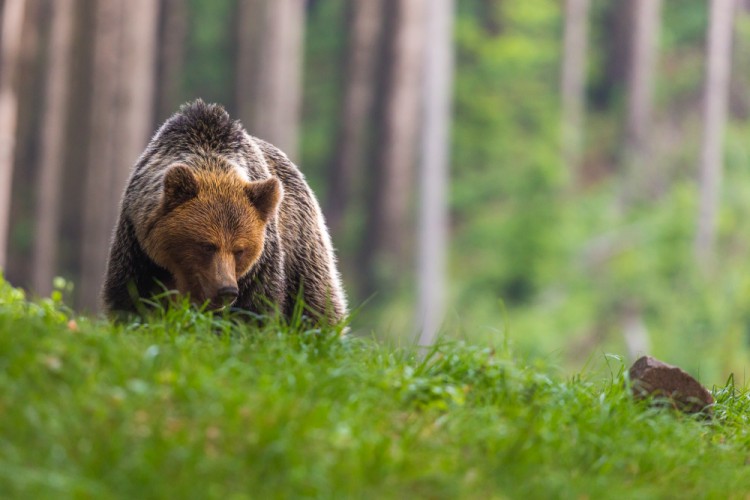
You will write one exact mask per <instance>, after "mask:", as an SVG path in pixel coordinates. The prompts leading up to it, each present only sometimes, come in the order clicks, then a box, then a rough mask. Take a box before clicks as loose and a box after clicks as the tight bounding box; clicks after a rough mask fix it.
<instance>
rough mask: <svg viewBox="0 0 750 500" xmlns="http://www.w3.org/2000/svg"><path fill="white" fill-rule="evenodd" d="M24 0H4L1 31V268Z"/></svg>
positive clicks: (5, 247) (1, 266)
mask: <svg viewBox="0 0 750 500" xmlns="http://www.w3.org/2000/svg"><path fill="white" fill-rule="evenodd" d="M25 4H26V2H25V1H24V0H4V2H3V5H2V32H1V33H0V270H2V269H4V268H5V264H6V258H7V251H8V229H9V227H10V196H11V186H12V182H13V161H14V157H15V147H16V126H17V121H18V94H17V89H16V76H17V70H18V62H19V53H20V50H21V35H22V26H23V15H24V7H25Z"/></svg>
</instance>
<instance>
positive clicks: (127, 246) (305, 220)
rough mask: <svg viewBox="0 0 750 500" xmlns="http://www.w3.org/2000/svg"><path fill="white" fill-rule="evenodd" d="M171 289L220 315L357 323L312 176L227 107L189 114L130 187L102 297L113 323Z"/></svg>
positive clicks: (139, 167) (198, 104)
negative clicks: (298, 309) (300, 304)
mask: <svg viewBox="0 0 750 500" xmlns="http://www.w3.org/2000/svg"><path fill="white" fill-rule="evenodd" d="M164 286H166V287H167V288H168V289H176V290H177V291H178V292H179V293H180V294H188V295H189V296H190V298H191V301H192V302H194V303H196V304H199V305H200V304H204V303H206V302H208V304H209V307H210V308H211V309H222V308H223V307H225V306H230V305H231V306H233V307H235V308H239V309H242V310H246V311H251V312H254V313H258V314H266V313H270V312H273V310H274V309H277V310H278V311H280V312H281V313H282V314H284V315H285V316H287V317H289V316H290V315H291V313H292V311H293V309H294V306H295V303H296V300H297V298H298V297H299V298H301V299H302V300H303V301H304V304H305V307H306V308H307V311H308V313H310V315H312V316H315V317H316V319H318V320H320V321H325V322H327V323H336V322H339V321H341V320H342V319H343V318H344V317H345V315H346V314H347V306H346V299H345V296H344V293H343V290H342V286H341V282H340V278H339V275H338V271H337V270H336V263H335V259H334V254H333V249H332V246H331V241H330V237H329V235H328V230H327V228H326V225H325V222H324V220H323V216H322V213H321V210H320V207H319V205H318V202H317V201H316V199H315V197H314V195H313V193H312V191H311V190H310V188H309V187H308V185H307V183H306V181H305V178H304V176H303V175H302V173H301V172H300V171H299V170H298V169H297V167H296V166H295V165H294V164H292V162H291V161H289V159H288V158H287V157H286V155H285V154H284V153H282V152H281V151H279V150H278V149H277V148H275V147H274V146H272V145H271V144H268V143H266V142H264V141H262V140H260V139H257V138H255V137H251V136H250V135H248V133H247V132H245V130H244V128H243V127H242V125H240V123H239V122H237V121H234V120H232V119H231V118H230V117H229V115H228V114H227V112H226V111H225V110H224V109H223V108H222V107H221V106H218V105H215V104H206V103H204V102H203V101H201V100H198V101H195V102H193V103H189V104H186V105H184V106H182V108H180V110H179V112H178V113H176V114H175V115H174V116H172V117H171V118H169V119H168V120H167V121H166V122H165V123H164V125H162V127H161V128H160V129H159V130H158V132H157V133H156V135H155V136H154V137H153V139H152V140H151V142H150V143H149V145H148V146H147V147H146V150H145V151H144V153H143V154H142V156H141V157H140V159H139V160H138V162H137V163H136V165H135V168H134V170H133V172H132V174H131V176H130V179H129V181H128V185H127V188H126V190H125V193H124V195H123V199H122V202H121V206H120V216H119V219H118V222H117V228H116V230H115V234H114V237H113V240H112V243H111V247H110V255H109V260H108V264H107V273H106V278H105V283H104V289H103V293H102V295H103V302H104V308H105V311H106V312H107V314H108V315H109V316H110V317H121V316H123V315H124V316H127V315H130V314H137V312H138V311H139V310H141V306H140V305H138V302H139V298H150V297H151V296H152V295H154V294H156V293H159V292H162V291H163V289H164Z"/></svg>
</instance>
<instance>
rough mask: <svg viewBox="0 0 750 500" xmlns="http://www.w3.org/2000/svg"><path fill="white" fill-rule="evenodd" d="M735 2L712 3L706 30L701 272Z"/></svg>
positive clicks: (716, 179) (709, 253)
mask: <svg viewBox="0 0 750 500" xmlns="http://www.w3.org/2000/svg"><path fill="white" fill-rule="evenodd" d="M734 9H735V0H712V1H711V14H710V25H709V31H708V47H707V69H706V86H705V91H704V109H703V124H704V128H703V140H702V143H701V163H700V180H699V190H700V201H699V209H698V224H697V230H696V235H695V254H696V258H697V259H698V263H699V264H700V265H701V266H702V267H703V268H704V269H705V268H708V267H709V266H710V264H711V261H712V259H713V252H714V245H715V241H716V217H717V213H718V210H719V189H720V186H721V175H722V164H723V154H722V142H723V138H724V127H725V125H726V120H727V101H728V96H729V77H730V69H731V61H732V31H733V30H732V21H733V13H734Z"/></svg>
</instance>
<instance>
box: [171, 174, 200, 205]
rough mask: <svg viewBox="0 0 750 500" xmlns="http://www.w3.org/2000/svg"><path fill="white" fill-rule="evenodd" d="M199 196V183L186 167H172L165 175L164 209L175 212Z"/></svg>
mask: <svg viewBox="0 0 750 500" xmlns="http://www.w3.org/2000/svg"><path fill="white" fill-rule="evenodd" d="M196 196H198V181H197V180H196V179H195V176H194V175H193V173H192V172H191V171H190V168H189V167H187V166H185V165H176V166H174V167H170V168H169V170H167V173H166V174H164V208H165V209H166V211H167V212H169V211H171V210H174V209H175V208H177V207H178V206H180V205H182V204H183V203H185V202H186V201H189V200H191V199H193V198H195V197H196Z"/></svg>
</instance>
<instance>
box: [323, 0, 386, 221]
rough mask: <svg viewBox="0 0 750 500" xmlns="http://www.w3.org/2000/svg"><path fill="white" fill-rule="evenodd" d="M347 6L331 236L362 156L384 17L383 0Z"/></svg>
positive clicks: (328, 215)
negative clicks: (342, 88) (344, 68)
mask: <svg viewBox="0 0 750 500" xmlns="http://www.w3.org/2000/svg"><path fill="white" fill-rule="evenodd" d="M347 7H348V13H347V14H348V15H347V27H348V30H349V33H348V40H347V45H346V55H345V57H346V70H345V74H344V96H343V104H342V107H341V115H340V119H339V130H338V136H337V139H336V148H335V153H334V158H333V161H332V163H331V169H330V171H329V182H328V186H329V188H328V199H327V200H326V218H327V220H328V226H329V228H330V229H331V232H332V233H333V235H334V236H336V235H338V234H340V233H341V230H342V226H343V221H344V215H345V214H346V212H347V209H348V207H349V201H350V198H351V194H352V190H353V186H354V182H355V177H356V173H357V170H359V167H361V162H362V161H363V159H364V148H365V137H366V133H367V124H368V121H369V120H368V118H369V113H370V111H371V109H372V99H373V95H374V92H375V82H374V79H375V65H376V62H377V54H378V46H379V40H380V38H379V35H380V25H381V21H382V18H383V1H382V0H352V1H351V2H349V3H348V4H347Z"/></svg>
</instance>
